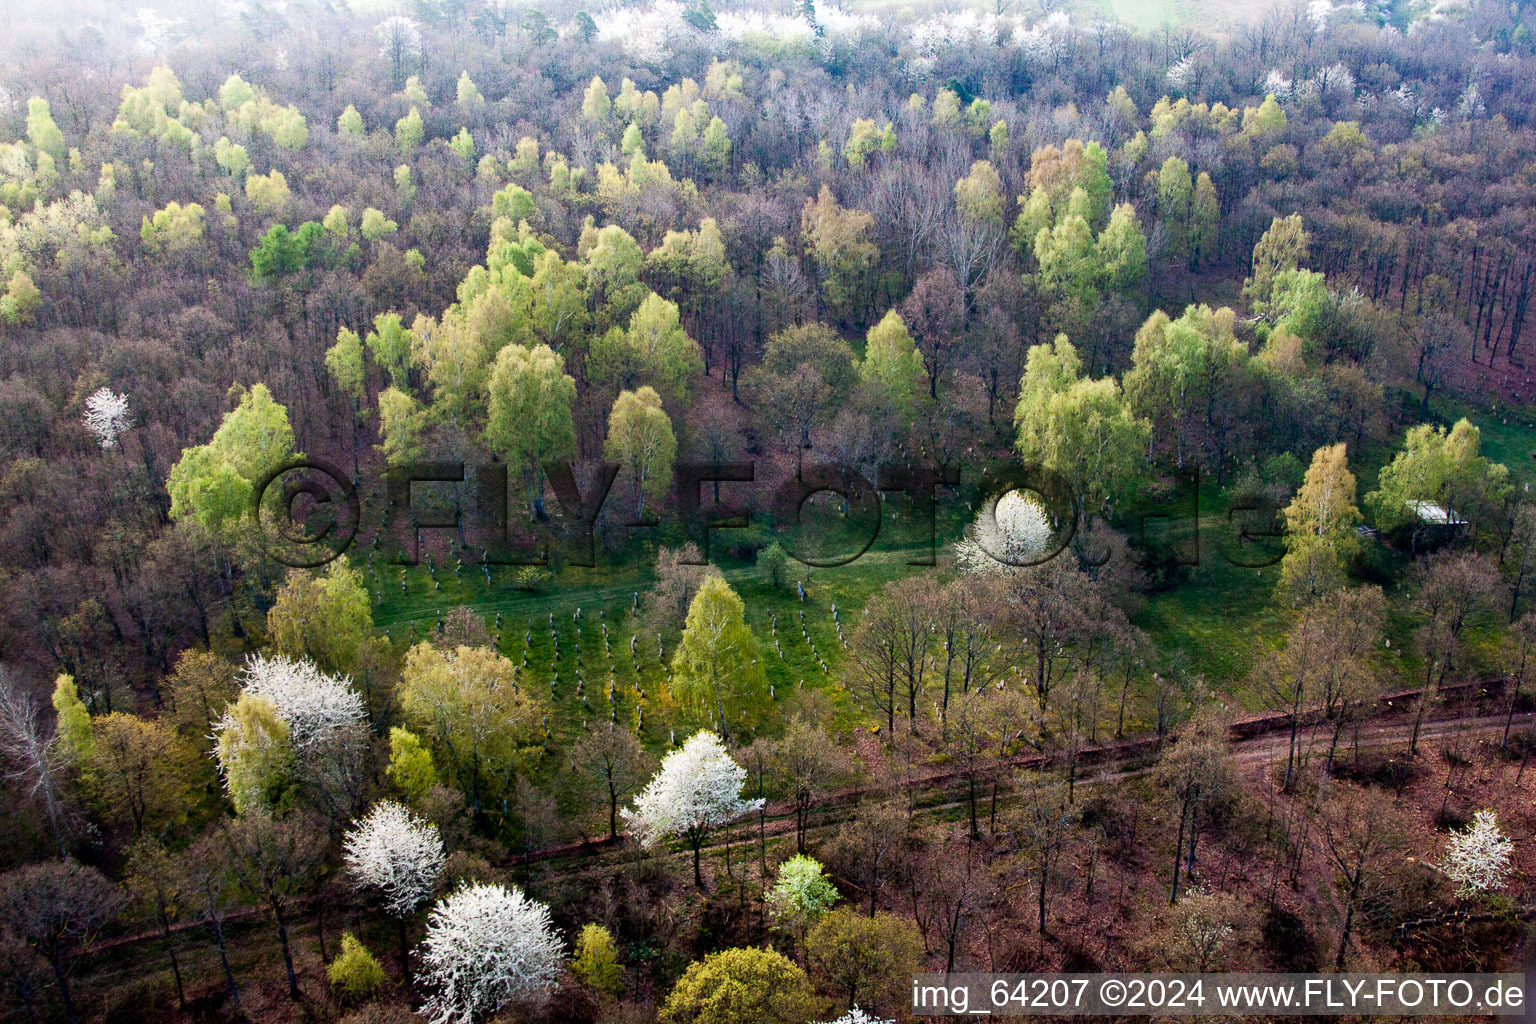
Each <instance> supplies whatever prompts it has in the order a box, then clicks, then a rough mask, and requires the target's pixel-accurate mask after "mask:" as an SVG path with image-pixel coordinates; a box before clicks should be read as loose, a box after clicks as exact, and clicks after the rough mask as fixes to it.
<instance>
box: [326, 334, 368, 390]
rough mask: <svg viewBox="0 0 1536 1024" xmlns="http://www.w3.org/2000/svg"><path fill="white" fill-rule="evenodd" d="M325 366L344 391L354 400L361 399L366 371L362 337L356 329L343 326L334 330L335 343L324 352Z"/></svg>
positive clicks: (365, 381)
mask: <svg viewBox="0 0 1536 1024" xmlns="http://www.w3.org/2000/svg"><path fill="white" fill-rule="evenodd" d="M325 368H326V369H327V370H329V371H330V373H331V379H333V380H334V381H336V386H337V387H339V388H341V390H342V391H343V392H344V393H346V394H348V395H351V396H352V398H353V399H354V400H361V399H362V397H363V393H364V388H365V386H366V383H367V377H366V373H367V371H366V370H365V368H364V366H363V339H361V338H359V337H358V336H357V332H356V331H354V330H352V329H351V328H349V327H343V328H341V329H340V330H339V331H337V332H336V344H334V345H332V346H331V347H330V348H328V349H326V352H325Z"/></svg>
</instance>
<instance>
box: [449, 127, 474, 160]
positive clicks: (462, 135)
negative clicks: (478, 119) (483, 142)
mask: <svg viewBox="0 0 1536 1024" xmlns="http://www.w3.org/2000/svg"><path fill="white" fill-rule="evenodd" d="M448 148H449V149H451V150H453V152H454V154H455V155H456V156H457V157H458V158H459V159H460V160H463V161H464V162H465V163H466V164H467V163H472V162H473V161H474V159H475V139H474V136H472V135H470V134H469V129H468V128H460V129H459V134H457V135H455V136H454V137H453V138H452V139H450V140H449V141H448Z"/></svg>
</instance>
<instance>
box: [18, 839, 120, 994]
mask: <svg viewBox="0 0 1536 1024" xmlns="http://www.w3.org/2000/svg"><path fill="white" fill-rule="evenodd" d="M122 906H123V894H122V892H121V891H120V890H119V889H118V888H117V886H115V885H113V884H112V883H111V882H109V881H107V879H106V877H105V876H104V875H102V873H101V872H100V871H97V870H96V869H95V868H91V867H86V866H85V865H83V864H81V863H79V862H78V861H74V860H65V861H63V862H58V861H50V862H48V863H45V864H28V865H26V866H25V867H20V868H17V869H16V870H14V871H11V872H9V873H7V874H6V875H5V876H3V877H0V908H3V910H4V914H5V920H6V922H7V923H8V924H9V925H10V926H11V927H12V928H14V929H15V930H16V932H17V933H18V934H19V935H21V936H22V937H24V938H25V939H26V940H27V942H29V943H31V945H32V946H33V947H34V948H35V949H36V950H37V951H38V952H39V953H41V954H42V955H43V957H44V958H45V959H46V960H47V961H48V965H49V966H50V967H52V968H53V977H54V980H55V981H57V982H58V984H59V996H60V998H62V999H63V1001H64V1013H65V1015H66V1016H67V1017H68V1018H69V1020H70V1022H71V1024H79V1020H80V1016H79V1014H78V1013H77V1012H76V1010H75V1003H74V998H73V996H72V995H71V992H70V988H69V975H70V972H71V970H72V969H73V968H74V965H75V961H76V960H77V959H78V958H79V957H80V955H81V954H83V953H84V952H86V951H87V950H88V949H90V948H91V945H92V944H93V943H94V942H95V941H96V937H97V935H98V933H99V932H100V930H101V927H102V925H104V924H107V923H108V922H109V921H111V920H112V919H113V918H114V917H116V916H117V913H118V911H119V910H121V909H122Z"/></svg>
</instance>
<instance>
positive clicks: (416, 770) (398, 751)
mask: <svg viewBox="0 0 1536 1024" xmlns="http://www.w3.org/2000/svg"><path fill="white" fill-rule="evenodd" d="M385 773H386V774H387V775H388V776H389V781H390V782H392V783H394V785H395V788H396V789H398V790H399V791H400V795H401V796H403V797H405V800H406V803H408V804H412V805H416V804H419V803H420V802H421V800H422V799H423V798H424V797H425V796H426V795H427V793H428V792H429V791H431V789H432V787H433V786H435V785H437V769H436V768H434V767H433V765H432V751H430V750H428V749H427V747H426V745H425V744H423V743H422V742H421V737H419V736H417V735H416V734H415V733H413V732H411V731H410V730H409V729H405V728H403V727H401V726H398V725H392V726H390V728H389V765H388V767H387V768H386V769H385Z"/></svg>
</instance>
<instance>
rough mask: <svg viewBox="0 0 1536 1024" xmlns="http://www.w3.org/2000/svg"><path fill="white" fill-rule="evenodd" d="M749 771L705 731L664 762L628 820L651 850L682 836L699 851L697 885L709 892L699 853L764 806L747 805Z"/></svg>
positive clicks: (695, 856)
mask: <svg viewBox="0 0 1536 1024" xmlns="http://www.w3.org/2000/svg"><path fill="white" fill-rule="evenodd" d="M746 781H747V770H746V769H745V768H743V767H742V766H741V765H739V764H737V763H736V762H735V761H733V760H732V759H731V755H730V754H729V753H727V752H726V749H725V744H724V743H722V742H721V741H720V737H719V736H717V735H715V734H714V733H712V732H709V731H707V730H701V731H699V732H696V733H694V734H693V735H692V736H691V737H689V739H688V742H687V743H684V744H683V745H682V747H681V748H680V749H678V750H674V751H672V753H670V754H668V755H667V756H666V757H665V758H664V759H662V762H661V768H660V769H659V770H658V771H657V772H656V775H655V776H654V777H653V778H652V779H651V781H650V783H649V784H648V785H647V786H646V787H645V789H644V790H643V791H642V792H641V793H640V795H639V796H637V797H636V798H635V805H634V808H633V809H630V810H625V811H624V812H623V813H624V820H625V822H627V823H628V824H629V827H630V829H631V831H633V832H634V833H635V835H636V837H637V838H638V839H639V840H640V844H641V845H642V846H645V847H647V848H650V847H652V846H655V845H656V844H657V843H658V842H660V841H662V840H664V839H667V838H669V837H672V836H680V837H682V838H683V839H684V840H686V841H687V843H688V845H689V847H691V848H692V850H693V881H694V884H696V885H698V886H699V887H700V888H703V887H704V876H703V874H702V872H700V870H699V851H700V849H701V848H702V847H703V845H704V840H705V838H706V837H708V835H709V833H710V831H711V830H712V829H715V828H718V827H719V826H721V825H725V824H727V823H729V822H732V821H735V820H736V819H737V818H739V817H741V816H742V815H744V814H750V813H752V812H753V811H755V810H757V809H758V808H760V807H762V806H763V801H762V800H761V799H756V800H743V799H742V797H741V787H742V785H743V784H745V782H746Z"/></svg>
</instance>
